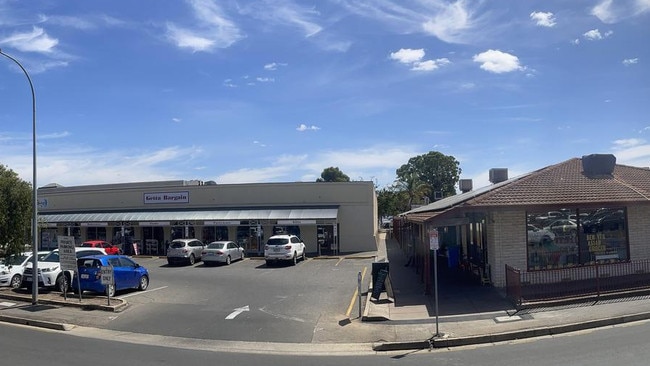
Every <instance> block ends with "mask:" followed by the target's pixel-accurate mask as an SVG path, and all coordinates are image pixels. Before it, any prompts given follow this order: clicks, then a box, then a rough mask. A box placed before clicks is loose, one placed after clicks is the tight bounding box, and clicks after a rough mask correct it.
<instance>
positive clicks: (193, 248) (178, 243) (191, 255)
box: [167, 239, 205, 265]
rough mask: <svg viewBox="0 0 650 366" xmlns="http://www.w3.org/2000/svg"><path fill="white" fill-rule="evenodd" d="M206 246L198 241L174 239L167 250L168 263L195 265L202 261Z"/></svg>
mask: <svg viewBox="0 0 650 366" xmlns="http://www.w3.org/2000/svg"><path fill="white" fill-rule="evenodd" d="M204 248H205V245H203V243H202V242H201V241H200V240H198V239H174V240H172V242H171V243H169V248H167V263H168V264H169V265H172V264H176V263H186V264H189V265H193V264H194V263H196V262H197V261H200V260H201V253H202V252H203V249H204Z"/></svg>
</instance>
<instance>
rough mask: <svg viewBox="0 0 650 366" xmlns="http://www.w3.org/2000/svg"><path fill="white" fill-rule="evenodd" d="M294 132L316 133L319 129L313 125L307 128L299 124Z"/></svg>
mask: <svg viewBox="0 0 650 366" xmlns="http://www.w3.org/2000/svg"><path fill="white" fill-rule="evenodd" d="M296 130H297V131H300V132H303V131H318V130H320V127H317V126H314V125H311V126H307V125H306V124H304V123H302V124H300V126H298V127H297V128H296Z"/></svg>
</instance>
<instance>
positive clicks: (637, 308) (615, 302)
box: [0, 233, 650, 354]
mask: <svg viewBox="0 0 650 366" xmlns="http://www.w3.org/2000/svg"><path fill="white" fill-rule="evenodd" d="M370 254H372V255H375V256H376V260H377V261H385V260H388V263H389V269H390V280H391V285H392V290H393V295H394V296H392V297H389V296H388V294H387V293H386V292H383V293H381V295H380V297H379V299H372V298H371V296H370V291H371V290H372V289H371V288H370V289H369V291H368V295H367V296H366V299H365V307H364V312H363V316H362V317H360V318H359V317H355V318H352V317H351V318H347V317H345V316H342V315H336V314H332V315H327V316H325V315H324V316H322V319H321V320H320V321H319V323H318V324H317V327H316V329H315V331H314V336H313V339H312V340H311V343H305V344H299V345H297V344H291V345H287V344H269V343H265V344H264V347H261V348H260V347H258V348H255V347H253V346H252V345H250V344H243V345H242V346H241V347H242V349H252V348H254V349H266V350H269V349H274V350H276V351H277V352H296V351H297V350H299V349H305V351H306V352H308V353H310V354H315V353H317V352H316V349H318V347H319V346H320V347H325V348H323V351H324V352H326V353H327V354H332V353H333V352H334V353H336V352H337V351H336V350H339V352H341V353H346V354H355V353H356V354H358V353H360V352H380V351H400V350H415V349H429V348H440V347H454V346H461V345H469V344H479V343H492V342H500V341H509V340H515V339H523V338H529V337H538V336H547V335H554V334H560V333H565V332H572V331H578V330H583V329H588V328H596V327H603V326H611V325H615V324H621V323H626V322H632V321H640V320H646V319H650V296H648V295H643V296H636V297H628V298H622V299H621V298H619V299H610V300H600V301H592V302H589V303H577V304H571V305H566V306H544V305H539V306H537V307H534V308H530V309H526V310H520V311H517V310H516V309H515V308H514V306H513V305H512V304H511V303H510V302H508V301H507V300H505V299H504V297H503V296H502V294H500V293H499V292H498V291H497V290H496V289H495V288H493V287H490V286H483V285H481V284H480V283H479V282H478V281H476V282H473V281H468V279H467V278H462V277H459V276H439V284H438V285H439V286H438V296H437V298H438V311H437V313H436V306H435V296H433V295H426V294H424V287H423V284H422V274H420V273H416V269H415V267H411V266H406V264H407V262H408V261H407V257H406V255H405V254H404V252H403V250H402V249H401V248H400V247H399V245H398V243H397V242H396V241H395V240H392V239H390V238H389V239H386V237H385V234H384V233H381V234H380V235H379V237H378V251H377V252H376V253H370ZM359 255H364V256H365V255H368V253H361V254H358V255H357V256H359ZM1 299H10V300H12V301H22V302H23V305H19V306H15V307H13V308H7V309H3V308H2V306H1V305H2V300H1ZM30 300H31V295H29V294H28V293H25V294H18V295H17V294H16V293H15V292H14V291H11V290H9V289H2V290H0V310H1V311H0V321H9V322H14V323H21V324H29V325H36V326H44V327H47V328H51V329H60V330H68V331H71V329H73V328H74V325H75V324H76V325H79V326H80V327H77V329H76V330H75V331H76V332H80V333H84V334H87V333H89V331H81V330H80V329H81V327H82V326H87V324H85V323H84V322H83V320H82V319H80V318H76V317H75V316H74V315H67V317H65V316H64V315H61V313H60V312H59V313H56V311H57V307H59V306H62V307H70V306H76V307H82V308H85V309H95V310H104V311H120V310H122V309H124V308H125V307H127V306H128V304H127V303H126V301H124V300H120V299H112V300H111V302H112V304H111V306H108V305H107V303H106V302H107V300H106V297H90V296H84V299H83V300H82V301H81V302H80V301H79V299H78V297H74V296H72V297H68V299H67V300H64V299H63V298H62V296H61V294H59V293H50V294H44V295H41V296H40V298H39V303H41V304H42V303H47V304H51V305H52V309H41V310H42V311H25V310H24V309H26V308H29V302H30ZM25 304H27V305H25ZM19 308H22V309H19ZM86 313H93V312H86ZM436 315H437V316H436ZM50 319H55V321H49V320H50ZM56 320H58V323H57V321H56ZM62 320H67V321H69V322H71V324H68V323H66V322H65V321H62ZM97 330H98V331H101V332H109V331H107V330H100V329H97ZM156 337H162V336H156ZM174 342H178V340H175V341H174ZM188 342H190V340H182V342H181V343H183V344H187V343H188ZM205 342H207V340H206V341H205ZM229 347H231V348H233V349H237V347H236V346H235V344H234V343H232V342H231V343H229Z"/></svg>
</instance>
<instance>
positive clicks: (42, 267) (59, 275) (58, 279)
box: [21, 247, 106, 292]
mask: <svg viewBox="0 0 650 366" xmlns="http://www.w3.org/2000/svg"><path fill="white" fill-rule="evenodd" d="M74 249H75V255H76V256H77V258H81V257H86V256H89V255H106V250H104V248H85V247H75V248H74ZM37 265H38V285H39V286H40V287H49V288H53V289H56V290H59V291H61V292H63V290H64V289H65V290H70V289H71V288H70V283H71V281H70V279H71V278H72V275H71V274H70V271H67V272H68V273H65V274H64V273H63V270H62V269H61V264H60V263H59V250H58V249H54V250H53V251H51V252H50V254H48V255H46V256H45V257H44V258H43V259H41V260H40V261H38V264H37ZM33 272H34V270H33V266H32V262H28V263H27V264H26V265H25V271H24V272H23V283H22V284H21V287H26V288H31V287H32V274H33Z"/></svg>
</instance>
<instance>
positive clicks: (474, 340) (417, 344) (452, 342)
mask: <svg viewBox="0 0 650 366" xmlns="http://www.w3.org/2000/svg"><path fill="white" fill-rule="evenodd" d="M648 319H650V312H643V313H638V314H631V315H622V316H615V317H611V318H604V319H597V320H591V321H585V322H581V323H572V324H565V325H558V326H550V327H544V328H532V329H522V330H516V331H510V332H504V333H495V334H483V335H475V336H466V337H457V338H453V337H440V338H436V337H432V338H430V339H427V340H424V341H411V342H384V343H375V344H373V350H374V351H378V352H380V351H406V350H416V349H427V348H428V349H432V348H450V347H460V346H468V345H475V344H488V343H498V342H505V341H512V340H517V339H526V338H535V337H543V336H553V335H558V334H563V333H570V332H577V331H581V330H587V329H594V328H602V327H607V326H613V325H617V324H623V323H630V322H636V321H642V320H648Z"/></svg>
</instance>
